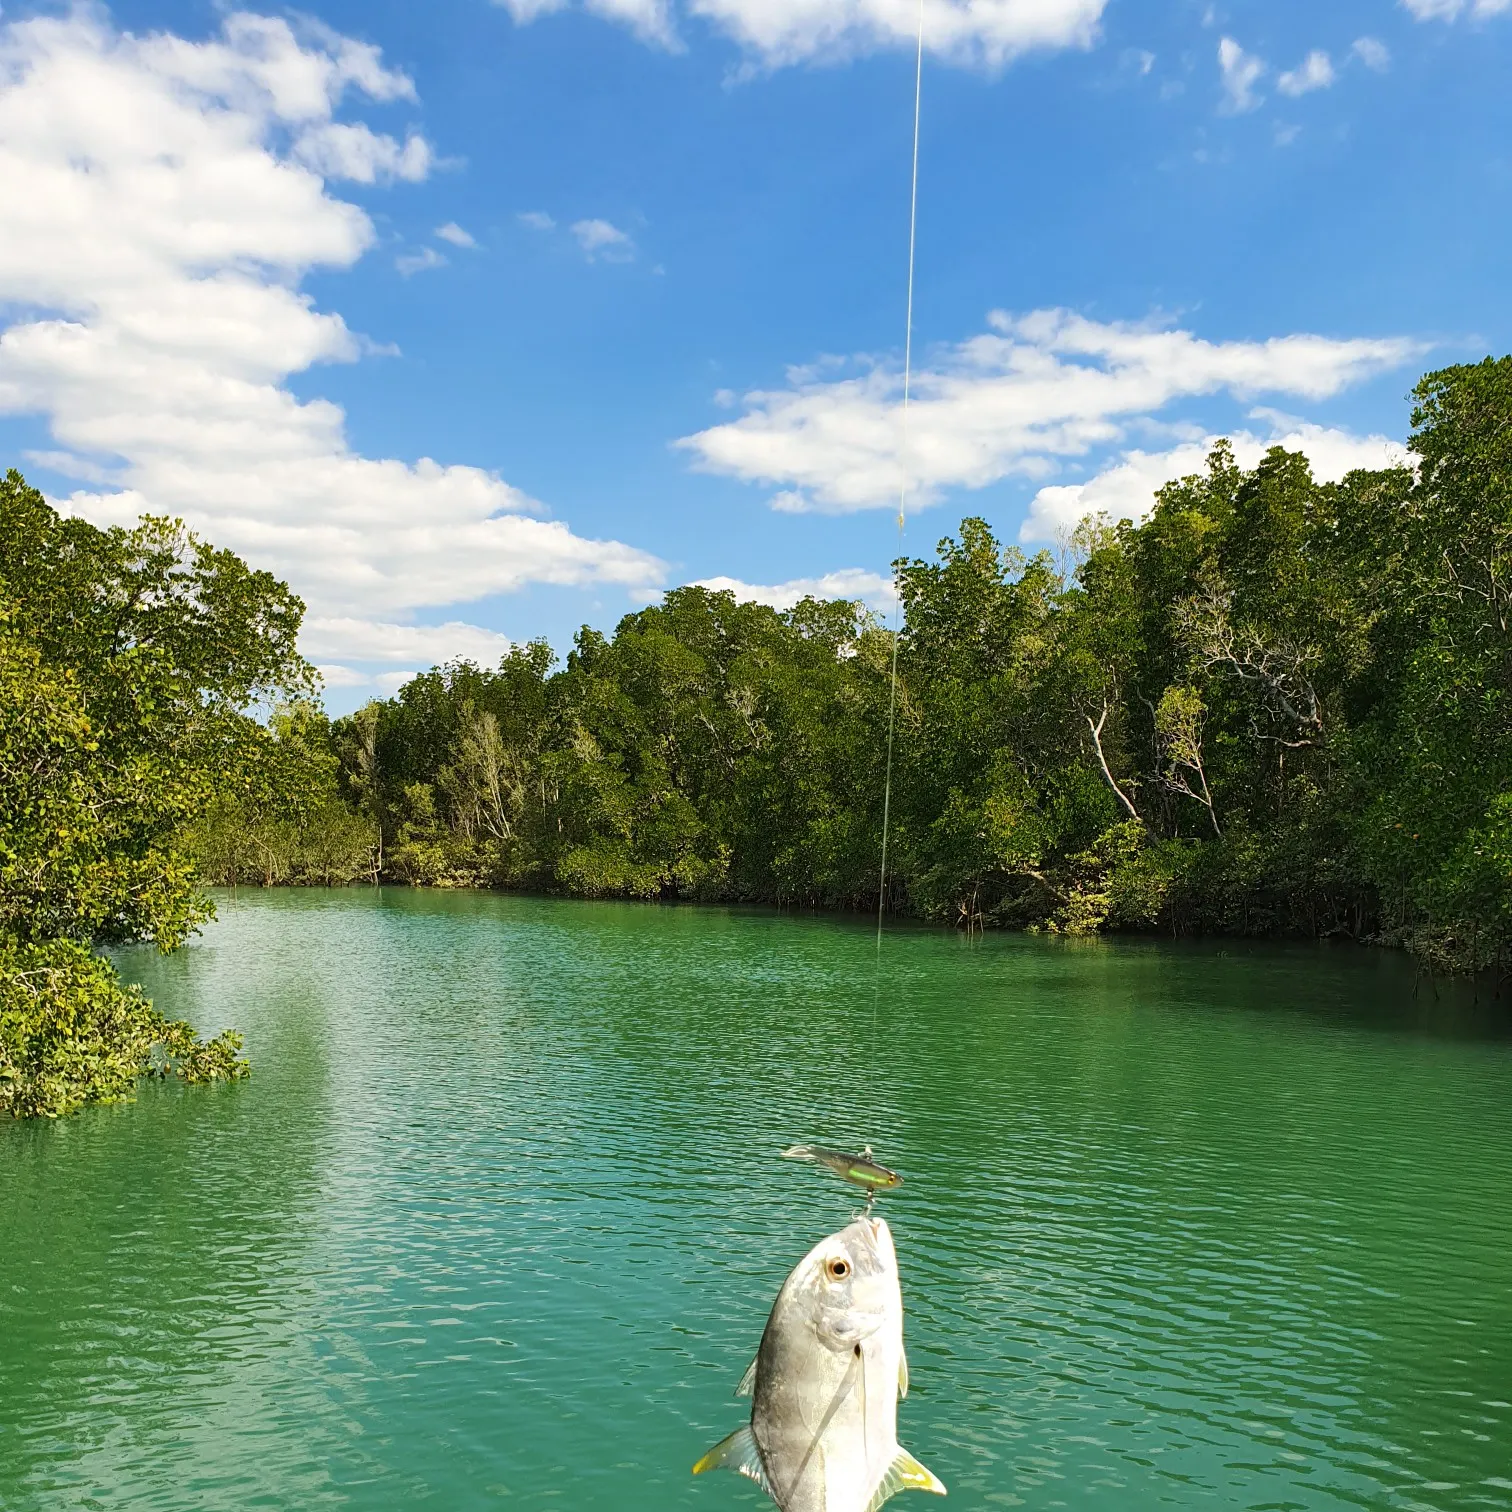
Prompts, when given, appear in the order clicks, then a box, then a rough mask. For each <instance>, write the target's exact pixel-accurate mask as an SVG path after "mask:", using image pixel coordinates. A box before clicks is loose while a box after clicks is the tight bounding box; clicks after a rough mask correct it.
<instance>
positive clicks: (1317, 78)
mask: <svg viewBox="0 0 1512 1512" xmlns="http://www.w3.org/2000/svg"><path fill="white" fill-rule="evenodd" d="M1337 78H1338V75H1337V74H1336V73H1335V72H1334V66H1333V63H1332V61H1331V60H1330V59H1329V56H1328V54H1327V53H1326V52H1324V51H1323V50H1322V49H1321V48H1314V49H1313V51H1312V52H1310V53H1308V55H1307V56H1306V57H1305V58H1304V59H1303V60H1302V61H1301V62H1300V63H1299V64H1298V65H1297V66H1296V67H1295V68H1293V69H1290V70H1288V71H1287V72H1286V73H1284V74H1282V75H1281V77H1280V78H1279V79H1277V80H1276V88H1277V89H1279V90H1280V91H1281V93H1282V94H1284V95H1291V96H1292V98H1293V99H1295V98H1296V97H1297V96H1298V95H1305V94H1311V93H1312V91H1313V90H1315V89H1327V88H1328V87H1329V85H1330V84H1332V83H1333V82H1334V80H1335V79H1337Z"/></svg>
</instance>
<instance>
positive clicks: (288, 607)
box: [0, 472, 350, 1114]
mask: <svg viewBox="0 0 1512 1512" xmlns="http://www.w3.org/2000/svg"><path fill="white" fill-rule="evenodd" d="M301 614H302V606H301V605H300V603H299V600H298V599H297V598H295V597H294V596H293V595H292V594H291V593H289V591H288V589H287V588H286V587H284V585H282V584H281V583H277V582H275V581H274V580H273V579H272V578H271V577H269V576H268V574H266V573H258V572H252V571H250V570H249V569H248V568H247V567H246V565H245V564H244V563H242V562H241V561H240V560H238V559H237V558H236V557H235V556H233V555H231V554H230V553H229V552H223V551H216V550H215V549H213V548H212V547H210V546H207V545H206V544H204V543H203V542H200V541H198V540H196V539H195V538H194V537H193V536H191V535H189V534H188V533H187V532H186V531H185V530H184V529H183V527H182V526H181V525H179V524H178V523H176V522H174V521H169V520H156V519H146V520H143V521H142V522H141V523H140V524H139V525H138V526H137V527H136V528H135V529H133V530H122V529H112V530H103V531H102V530H97V529H96V528H95V527H93V526H91V525H89V524H88V523H86V522H85V521H83V520H77V519H68V518H64V517H62V516H60V515H58V514H57V513H56V511H54V510H53V509H52V508H51V506H49V505H48V503H47V502H46V500H45V499H43V497H42V496H41V495H40V494H39V493H37V492H36V490H35V489H31V488H28V487H27V486H26V484H25V482H24V480H23V479H22V478H21V476H20V475H19V474H18V473H16V472H11V473H9V474H8V475H7V476H6V477H5V478H4V480H3V481H0V774H3V777H0V1019H3V1029H0V1076H3V1089H0V1106H4V1107H6V1108H7V1109H9V1110H10V1111H12V1112H15V1113H19V1114H32V1113H45V1114H57V1113H60V1112H67V1111H70V1110H71V1109H72V1108H74V1107H76V1106H78V1105H79V1104H80V1103H81V1102H86V1101H90V1100H97V1099H101V1098H113V1097H119V1096H122V1095H124V1093H125V1092H126V1090H127V1088H128V1087H129V1085H130V1082H131V1080H132V1078H134V1077H135V1076H136V1075H138V1074H140V1073H141V1071H142V1070H143V1069H144V1067H146V1066H148V1065H149V1064H151V1063H153V1058H154V1057H156V1061H157V1063H160V1064H162V1065H165V1066H170V1067H172V1068H173V1069H175V1070H177V1071H178V1073H179V1074H182V1075H185V1076H187V1077H188V1078H190V1079H191V1080H204V1079H214V1078H218V1077H223V1076H235V1075H239V1074H241V1063H240V1062H238V1061H237V1058H236V1053H235V1052H236V1047H237V1044H238V1043H239V1042H237V1041H236V1040H235V1038H234V1036H232V1037H229V1038H228V1037H227V1036H222V1037H221V1038H219V1039H217V1040H214V1041H211V1042H210V1043H209V1044H207V1045H201V1044H199V1042H198V1041H196V1040H195V1039H194V1036H193V1034H192V1033H191V1032H190V1031H189V1029H188V1028H187V1026H185V1025H182V1024H170V1023H167V1022H166V1021H165V1020H163V1019H161V1018H160V1017H159V1016H158V1015H156V1014H155V1013H154V1012H153V1011H152V1009H151V1007H150V1005H148V1004H146V1003H145V1002H144V1001H143V1000H142V999H141V998H140V996H139V995H137V994H135V993H134V992H132V991H131V990H129V989H127V988H125V987H123V986H122V985H121V983H120V982H119V980H118V979H117V978H116V976H115V974H114V973H113V972H112V971H111V970H110V968H109V967H108V966H106V965H105V964H104V963H103V962H101V961H98V960H96V959H95V958H94V957H93V956H91V955H90V954H89V953H88V949H87V947H88V946H90V945H91V944H96V943H105V942H120V941H127V940H140V939H146V940H153V941H156V942H157V944H158V945H159V946H160V947H161V948H162V949H164V950H171V949H174V948H176V947H177V946H178V945H179V944H181V943H182V942H183V940H184V939H185V938H186V937H187V936H188V935H189V934H190V933H191V932H192V931H193V930H194V929H195V927H196V926H197V925H198V924H200V923H201V922H202V921H203V920H205V919H206V918H207V917H209V913H210V909H209V905H208V903H207V902H206V900H205V899H204V898H203V897H202V896H201V894H200V892H199V889H198V886H197V874H196V864H195V857H194V855H193V853H192V851H191V850H190V849H189V848H187V847H186V846H185V844H184V843H183V836H184V833H185V831H186V829H187V828H189V827H193V826H195V825H203V824H204V823H205V822H206V816H207V815H210V814H212V813H214V812H215V811H216V810H217V806H220V807H224V806H225V805H228V804H229V805H241V806H242V807H243V809H244V810H246V811H248V812H252V811H257V812H260V813H264V814H276V813H280V812H286V813H289V815H290V817H291V819H292V820H293V822H294V824H295V825H296V827H297V828H299V829H301V830H302V829H303V828H304V827H305V826H304V820H305V818H306V817H307V816H306V815H305V814H303V813H301V812H299V811H297V810H292V811H291V810H290V809H289V807H288V804H287V802H286V799H287V795H288V792H289V789H290V787H291V782H290V780H289V778H290V773H291V772H292V771H293V770H294V769H295V768H297V767H298V766H299V760H297V759H296V758H295V755H294V747H295V746H296V745H297V744H299V742H300V740H301V739H303V736H302V735H296V734H295V732H294V731H293V729H292V726H290V728H288V729H284V728H279V727H278V726H277V721H275V722H274V728H270V727H268V726H267V725H264V724H263V723H261V722H259V721H258V720H257V719H256V718H254V717H252V715H253V711H254V710H255V709H256V708H257V707H258V706H260V705H264V704H266V703H269V702H271V701H274V700H283V701H285V702H288V701H291V700H297V699H299V698H301V697H303V696H304V695H306V694H307V693H308V692H309V690H310V689H311V687H312V686H313V681H312V680H313V673H312V670H311V669H310V668H309V667H308V666H307V665H306V663H305V662H304V661H303V660H302V659H301V658H300V657H299V655H298V653H297V651H296V649H295V641H296V637H297V634H298V629H299V621H300V616H301ZM297 717H302V716H293V715H291V718H297ZM336 770H337V761H336V758H335V755H334V753H331V752H329V751H328V753H327V796H328V797H329V796H330V795H331V794H333V793H334V786H333V784H334V780H335V773H336ZM294 786H296V787H297V784H294ZM342 823H343V824H349V823H350V820H349V816H347V814H346V812H345V810H344V809H343V811H342Z"/></svg>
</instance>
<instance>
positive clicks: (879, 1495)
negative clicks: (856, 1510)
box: [866, 1449, 945, 1512]
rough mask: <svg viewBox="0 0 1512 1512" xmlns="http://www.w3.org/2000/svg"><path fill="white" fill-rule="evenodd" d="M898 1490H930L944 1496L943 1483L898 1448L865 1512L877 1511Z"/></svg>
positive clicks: (903, 1450) (906, 1452)
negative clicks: (895, 1456) (896, 1454)
mask: <svg viewBox="0 0 1512 1512" xmlns="http://www.w3.org/2000/svg"><path fill="white" fill-rule="evenodd" d="M900 1491H932V1492H934V1494H935V1495H936V1496H944V1494H945V1485H944V1482H942V1481H941V1480H940V1478H939V1477H938V1476H937V1475H935V1474H933V1472H931V1471H929V1470H926V1469H925V1468H924V1467H923V1465H921V1464H920V1463H919V1462H918V1460H916V1459H915V1458H914V1457H913V1455H911V1454H910V1453H909V1452H908V1450H906V1449H900V1450H898V1457H897V1458H896V1459H895V1460H894V1461H893V1462H892V1464H890V1465H889V1466H888V1467H887V1473H886V1474H885V1475H884V1476H883V1477H882V1479H881V1481H880V1482H879V1484H878V1486H877V1490H876V1494H875V1495H874V1496H873V1497H872V1499H871V1500H870V1501H869V1502H868V1503H867V1504H866V1512H877V1508H878V1507H880V1506H881V1505H882V1503H883V1502H885V1501H886V1500H887V1499H888V1498H889V1497H892V1496H896V1495H897V1494H898V1492H900Z"/></svg>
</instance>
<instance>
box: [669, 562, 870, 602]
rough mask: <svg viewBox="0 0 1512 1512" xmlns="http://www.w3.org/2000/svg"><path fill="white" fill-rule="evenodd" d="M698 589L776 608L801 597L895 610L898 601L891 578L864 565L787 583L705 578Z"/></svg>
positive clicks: (697, 584)
mask: <svg viewBox="0 0 1512 1512" xmlns="http://www.w3.org/2000/svg"><path fill="white" fill-rule="evenodd" d="M693 586H694V587H695V588H709V589H712V590H713V591H714V592H716V593H718V592H728V593H733V594H734V595H735V597H736V598H738V599H739V600H740V601H741V602H742V603H747V604H770V605H771V606H772V608H773V609H791V608H792V607H793V605H794V604H796V603H797V602H798V601H799V600H800V599H805V598H819V599H860V600H861V601H862V603H864V604H866V605H868V606H869V607H871V608H873V609H882V610H887V609H891V608H892V607H893V605H894V604H896V603H897V601H898V596H897V593H896V591H895V589H894V587H893V581H892V579H891V578H885V577H883V576H882V574H881V573H879V572H868V571H867V570H866V569H865V568H864V567H843V568H841V570H840V571H838V572H827V573H825V574H824V576H823V577H817V578H792V579H790V580H789V581H788V582H786V583H766V584H762V583H746V582H742V581H741V580H740V579H739V578H732V577H712V578H702V579H700V580H699V581H698V582H697V583H695V584H694V585H693Z"/></svg>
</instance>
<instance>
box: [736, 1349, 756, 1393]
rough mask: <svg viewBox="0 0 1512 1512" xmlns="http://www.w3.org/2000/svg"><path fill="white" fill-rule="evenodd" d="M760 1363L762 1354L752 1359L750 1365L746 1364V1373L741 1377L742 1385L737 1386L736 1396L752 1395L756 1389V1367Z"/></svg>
mask: <svg viewBox="0 0 1512 1512" xmlns="http://www.w3.org/2000/svg"><path fill="white" fill-rule="evenodd" d="M760 1363H761V1356H760V1355H759V1354H758V1355H757V1356H756V1358H755V1359H754V1360H752V1361H751V1363H750V1364H749V1365H747V1366H746V1373H745V1374H744V1375H743V1376H741V1378H740V1385H738V1386H737V1387H736V1388H735V1395H736V1396H750V1394H751V1393H752V1392H753V1391H755V1389H756V1367H757V1366H758V1365H759V1364H760Z"/></svg>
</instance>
